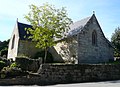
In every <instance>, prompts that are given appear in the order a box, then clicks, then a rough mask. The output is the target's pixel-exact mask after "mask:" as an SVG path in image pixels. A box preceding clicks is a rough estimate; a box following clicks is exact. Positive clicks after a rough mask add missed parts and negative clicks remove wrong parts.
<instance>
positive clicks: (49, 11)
mask: <svg viewBox="0 0 120 87" xmlns="http://www.w3.org/2000/svg"><path fill="white" fill-rule="evenodd" d="M25 18H26V19H27V21H28V22H30V24H31V25H32V27H33V29H31V28H27V29H26V31H27V33H28V34H30V35H31V36H30V37H29V38H31V39H32V41H35V42H37V44H36V47H38V48H41V49H45V58H46V54H47V48H48V47H51V46H54V45H55V40H56V39H57V38H58V39H59V38H63V37H65V34H66V33H67V31H68V30H69V25H70V24H71V23H72V21H71V19H70V18H68V17H67V13H66V10H65V8H64V7H62V8H61V9H56V8H55V7H54V6H53V5H49V4H48V3H46V4H44V5H43V6H39V7H37V6H35V5H30V12H29V13H28V14H27V15H26V16H25Z"/></svg>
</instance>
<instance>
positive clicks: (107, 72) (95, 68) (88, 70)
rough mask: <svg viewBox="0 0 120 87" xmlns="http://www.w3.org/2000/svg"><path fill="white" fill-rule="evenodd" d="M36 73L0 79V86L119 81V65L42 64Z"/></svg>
mask: <svg viewBox="0 0 120 87" xmlns="http://www.w3.org/2000/svg"><path fill="white" fill-rule="evenodd" d="M38 73H39V74H38ZM38 73H36V74H34V73H31V74H29V75H27V76H25V77H24V76H23V77H19V78H12V79H0V85H50V84H60V83H78V82H79V83H80V82H91V81H105V80H120V64H116V65H114V64H97V65H95V64H92V65H89V64H79V65H72V64H71V65H53V64H42V65H41V66H40V68H39V70H38Z"/></svg>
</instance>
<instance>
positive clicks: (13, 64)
mask: <svg viewBox="0 0 120 87" xmlns="http://www.w3.org/2000/svg"><path fill="white" fill-rule="evenodd" d="M10 67H19V65H18V64H17V63H16V62H14V63H12V64H11V65H10Z"/></svg>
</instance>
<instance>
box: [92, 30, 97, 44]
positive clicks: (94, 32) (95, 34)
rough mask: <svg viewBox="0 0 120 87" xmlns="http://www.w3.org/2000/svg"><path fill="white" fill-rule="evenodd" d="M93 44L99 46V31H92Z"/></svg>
mask: <svg viewBox="0 0 120 87" xmlns="http://www.w3.org/2000/svg"><path fill="white" fill-rule="evenodd" d="M92 45H93V46H97V33H96V31H95V30H94V31H93V32H92Z"/></svg>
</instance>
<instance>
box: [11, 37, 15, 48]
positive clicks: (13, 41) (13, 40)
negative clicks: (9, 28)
mask: <svg viewBox="0 0 120 87" xmlns="http://www.w3.org/2000/svg"><path fill="white" fill-rule="evenodd" d="M14 43H15V35H14V36H13V39H12V46H11V49H13V48H14Z"/></svg>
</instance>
